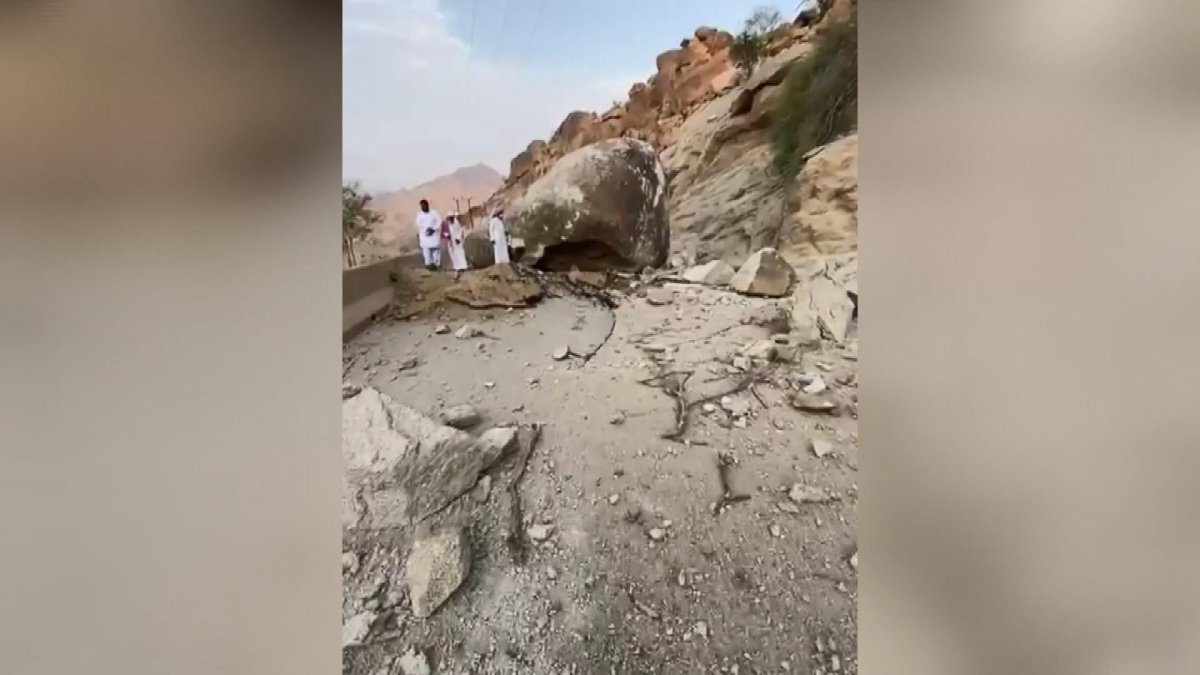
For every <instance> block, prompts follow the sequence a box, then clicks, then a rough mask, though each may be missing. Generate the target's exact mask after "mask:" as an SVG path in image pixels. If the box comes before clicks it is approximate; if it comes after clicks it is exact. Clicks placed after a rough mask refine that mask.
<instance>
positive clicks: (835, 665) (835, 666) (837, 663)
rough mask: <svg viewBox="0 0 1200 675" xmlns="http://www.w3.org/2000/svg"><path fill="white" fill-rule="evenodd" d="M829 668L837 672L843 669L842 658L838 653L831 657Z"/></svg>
mask: <svg viewBox="0 0 1200 675" xmlns="http://www.w3.org/2000/svg"><path fill="white" fill-rule="evenodd" d="M829 669H830V670H832V671H833V672H835V673H836V672H839V671H841V669H842V660H841V659H840V658H838V655H837V654H834V655H833V656H830V657H829Z"/></svg>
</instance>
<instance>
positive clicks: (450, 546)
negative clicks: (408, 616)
mask: <svg viewBox="0 0 1200 675" xmlns="http://www.w3.org/2000/svg"><path fill="white" fill-rule="evenodd" d="M404 571H405V578H406V580H407V581H408V597H409V599H410V600H411V601H412V611H413V614H414V615H415V616H417V617H418V618H421V619H424V618H425V617H427V616H429V615H431V614H433V613H434V611H436V610H437V608H438V607H441V606H442V604H443V603H445V602H446V600H447V599H449V598H450V595H451V594H453V593H454V591H455V590H457V589H458V587H459V586H461V585H462V582H463V581H466V579H467V575H468V574H469V573H470V572H471V547H470V542H469V540H468V539H467V534H466V532H464V531H463V530H462V529H459V528H454V529H450V530H445V531H442V532H438V533H435V534H431V535H429V536H426V537H423V538H421V539H418V540H417V541H416V542H414V543H413V549H412V552H411V553H409V555H408V561H407V562H406V563H405V566H404Z"/></svg>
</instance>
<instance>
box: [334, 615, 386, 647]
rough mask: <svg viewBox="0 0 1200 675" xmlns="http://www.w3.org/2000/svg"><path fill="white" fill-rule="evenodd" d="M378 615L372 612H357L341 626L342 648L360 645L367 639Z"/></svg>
mask: <svg viewBox="0 0 1200 675" xmlns="http://www.w3.org/2000/svg"><path fill="white" fill-rule="evenodd" d="M377 616H378V615H377V614H376V613H375V612H372V611H365V612H359V613H358V614H355V615H354V616H352V617H350V619H349V620H348V621H346V623H343V624H342V646H343V647H350V646H353V645H360V644H362V643H363V641H364V640H366V639H367V635H368V634H369V633H370V632H371V626H372V624H374V623H375V619H376V617H377Z"/></svg>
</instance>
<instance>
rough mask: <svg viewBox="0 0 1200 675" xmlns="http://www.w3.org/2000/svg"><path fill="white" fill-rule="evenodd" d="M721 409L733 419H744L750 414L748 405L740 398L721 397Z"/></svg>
mask: <svg viewBox="0 0 1200 675" xmlns="http://www.w3.org/2000/svg"><path fill="white" fill-rule="evenodd" d="M721 407H722V408H723V409H724V410H725V412H727V413H729V414H730V415H732V416H734V417H745V416H746V415H747V414H748V413H749V412H750V403H749V402H748V401H746V399H744V398H741V397H740V396H739V397H736V398H735V397H733V396H722V397H721Z"/></svg>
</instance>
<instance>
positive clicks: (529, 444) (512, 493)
mask: <svg viewBox="0 0 1200 675" xmlns="http://www.w3.org/2000/svg"><path fill="white" fill-rule="evenodd" d="M541 435H542V425H541V424H540V423H537V422H535V423H533V424H531V425H529V426H528V427H526V428H523V429H521V430H520V431H519V432H518V435H517V438H518V443H519V444H520V448H519V450H518V451H517V473H516V474H515V475H514V476H513V479H512V481H510V482H509V484H508V485H507V486H506V487H505V488H504V490H505V492H507V493H508V535H507V536H505V538H504V541H505V543H506V544H507V545H508V552H509V554H510V555H511V556H512V559H513V563H515V564H517V565H523V564H525V558H526V553H527V551H526V547H525V539H524V538H523V535H524V531H525V528H524V527H522V522H523V521H524V515H523V513H522V508H521V493H520V492H519V490H518V487H519V486H520V483H521V479H522V478H524V477H525V471H526V469H528V467H529V457H530V456H531V455H532V454H533V447H534V446H535V445H536V444H537V442H538V439H539V438H540V437H541Z"/></svg>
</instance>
